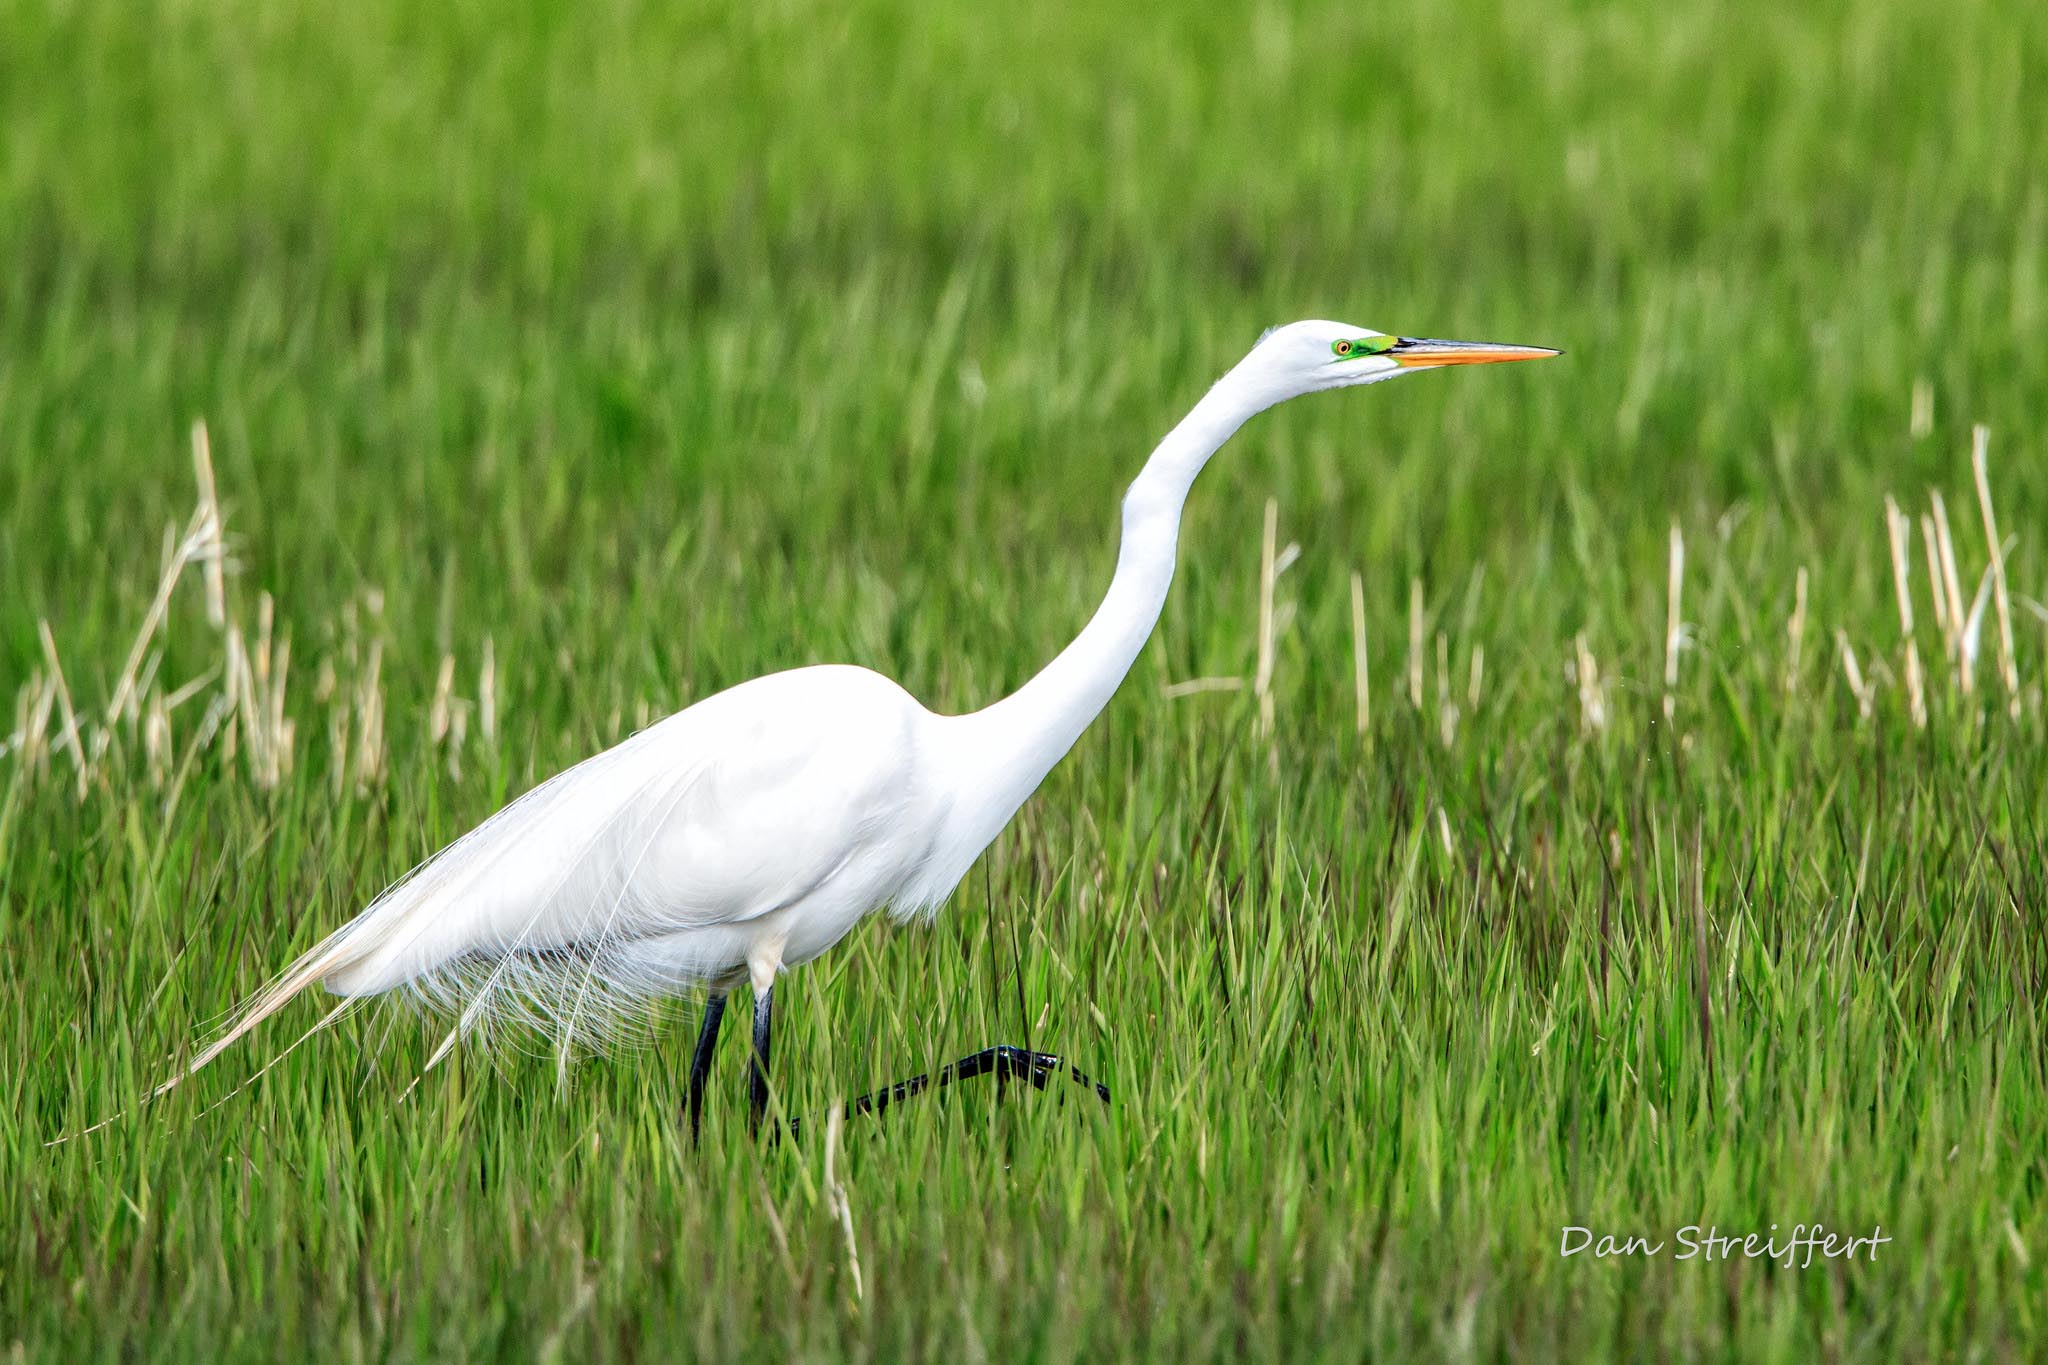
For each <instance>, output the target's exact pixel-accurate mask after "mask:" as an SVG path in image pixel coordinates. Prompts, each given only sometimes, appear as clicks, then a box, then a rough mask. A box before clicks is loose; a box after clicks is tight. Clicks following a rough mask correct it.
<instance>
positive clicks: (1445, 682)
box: [1436, 631, 1458, 749]
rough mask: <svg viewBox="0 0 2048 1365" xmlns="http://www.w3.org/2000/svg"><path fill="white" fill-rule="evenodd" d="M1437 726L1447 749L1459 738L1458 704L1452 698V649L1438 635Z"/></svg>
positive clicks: (1440, 634) (1448, 643) (1442, 634)
mask: <svg viewBox="0 0 2048 1365" xmlns="http://www.w3.org/2000/svg"><path fill="white" fill-rule="evenodd" d="M1436 724H1437V734H1438V736H1439V737H1440V738H1441V739H1442V740H1443V743H1444V747H1445V748H1446V749H1448V748H1450V747H1451V744H1452V743H1453V742H1454V741H1455V740H1456V739H1457V738H1458V703H1457V702H1456V701H1454V700H1452V698H1451V647H1450V642H1449V641H1448V640H1446V639H1445V638H1444V633H1443V632H1442V631H1438V632H1437V633H1436Z"/></svg>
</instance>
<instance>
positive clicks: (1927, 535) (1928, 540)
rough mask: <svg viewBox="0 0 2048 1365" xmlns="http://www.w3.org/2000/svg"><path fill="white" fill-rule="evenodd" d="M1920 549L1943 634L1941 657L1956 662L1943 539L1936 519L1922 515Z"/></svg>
mask: <svg viewBox="0 0 2048 1365" xmlns="http://www.w3.org/2000/svg"><path fill="white" fill-rule="evenodd" d="M1920 548H1921V551H1922V555H1923V557H1924V558H1925V559H1926V560H1927V582H1928V585H1929V587H1928V593H1927V595H1928V596H1929V597H1931V598H1933V599H1934V628H1935V629H1936V630H1938V631H1940V632H1941V655H1942V657H1943V658H1945V659H1947V660H1949V661H1950V662H1951V663H1953V662H1954V660H1955V657H1956V622H1954V621H1953V620H1951V619H1950V617H1949V614H1948V589H1947V588H1946V587H1945V586H1943V584H1942V579H1941V538H1940V536H1939V535H1938V534H1937V533H1936V531H1935V529H1934V518H1933V517H1932V516H1930V515H1929V514H1927V513H1926V512H1922V513H1921V514H1920Z"/></svg>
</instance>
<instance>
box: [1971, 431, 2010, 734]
mask: <svg viewBox="0 0 2048 1365" xmlns="http://www.w3.org/2000/svg"><path fill="white" fill-rule="evenodd" d="M1990 451H1991V428H1990V427H1987V426H1985V425H1984V424H1983V423H1982V422H1979V423H1977V424H1976V425H1975V426H1973V427H1971V428H1970V472H1971V474H1972V475H1974V476H1975V477H1976V480H1977V506H1978V508H1979V509H1980V510H1981V511H1982V512H1983V514H1984V543H1985V544H1986V545H1987V546H1989V547H1990V550H1991V601H1992V604H1993V605H1994V606H1996V607H1997V608H1998V670H1999V673H2000V675H2001V676H2003V677H2004V679H2005V696H2006V706H2007V710H2008V711H2010V712H2011V714H2013V715H2014V716H2017V715H2019V713H2020V668H2019V659H2018V657H2017V655H2016V654H2015V653H2014V650H2013V641H2012V597H2011V595H2010V594H2009V593H2008V592H2007V591H2006V586H2005V544H2004V542H2003V541H2001V540H2000V539H1999V538H1998V517H1997V516H1996V515H1995V514H1994V513H1993V512H1992V510H1991V476H1990V472H1989V469H1988V467H1987V466H1988V462H1989V455H1990Z"/></svg>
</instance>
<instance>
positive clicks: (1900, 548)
mask: <svg viewBox="0 0 2048 1365" xmlns="http://www.w3.org/2000/svg"><path fill="white" fill-rule="evenodd" d="M1884 524H1885V539H1886V540H1887V541H1888V542H1889V543H1890V545H1891V552H1892V587H1893V588H1894V589H1895V590H1896V592H1897V595H1898V602H1899V633H1900V635H1901V636H1902V637H1903V638H1904V640H1905V642H1906V699H1907V701H1908V703H1909V705H1910V706H1911V708H1912V712H1913V724H1914V725H1915V726H1916V727H1918V728H1920V729H1923V730H1924V729H1926V728H1927V688H1926V684H1925V682H1924V680H1923V679H1922V678H1921V675H1920V645H1919V642H1918V641H1917V640H1916V639H1915V638H1914V635H1913V590H1912V586H1911V584H1910V582H1909V581H1908V578H1907V574H1908V572H1909V571H1910V569H1911V566H1912V562H1913V559H1912V556H1913V550H1912V544H1913V524H1912V523H1911V522H1909V521H1908V520H1906V514H1905V513H1903V512H1901V511H1900V510H1899V504H1898V503H1897V502H1896V501H1894V500H1893V498H1892V496H1891V494H1889V493H1887V494H1885V498H1884Z"/></svg>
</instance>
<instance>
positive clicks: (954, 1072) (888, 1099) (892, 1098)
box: [789, 1043, 1109, 1138]
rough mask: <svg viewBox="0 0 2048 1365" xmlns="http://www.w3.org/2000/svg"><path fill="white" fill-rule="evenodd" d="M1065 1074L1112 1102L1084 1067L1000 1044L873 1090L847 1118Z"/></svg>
mask: <svg viewBox="0 0 2048 1365" xmlns="http://www.w3.org/2000/svg"><path fill="white" fill-rule="evenodd" d="M1061 1075H1065V1076H1066V1077H1067V1079H1069V1080H1071V1081H1073V1082H1074V1083H1075V1084H1076V1085H1079V1086H1082V1087H1084V1088H1086V1089H1090V1090H1093V1091H1094V1092H1095V1094H1096V1096H1097V1097H1098V1098H1099V1099H1100V1100H1101V1101H1102V1102H1103V1103H1104V1104H1108V1103H1109V1087H1108V1086H1106V1085H1104V1084H1103V1083H1102V1082H1100V1081H1098V1080H1094V1079H1091V1078H1090V1077H1089V1076H1088V1075H1087V1074H1086V1073H1084V1072H1083V1071H1082V1070H1081V1068H1079V1067H1077V1066H1073V1065H1070V1064H1069V1063H1068V1062H1067V1061H1066V1060H1065V1059H1064V1058H1061V1057H1059V1056H1057V1055H1056V1054H1054V1053H1050V1052H1034V1051H1032V1050H1031V1049H1030V1048H1023V1047H1013V1046H1011V1045H1010V1044H1008V1043H998V1044H996V1046H994V1047H985V1048H983V1049H982V1050H981V1051H979V1052H974V1053H969V1054H968V1055H967V1056H965V1057H962V1058H961V1059H960V1060H959V1061H957V1062H952V1063H949V1064H948V1065H946V1066H942V1067H940V1068H939V1071H938V1074H937V1075H936V1076H934V1075H929V1074H925V1075H917V1076H912V1077H911V1078H910V1079H909V1080H907V1081H898V1082H896V1084H894V1085H889V1086H884V1087H883V1088H882V1089H880V1090H874V1091H870V1092H869V1093H868V1094H865V1095H862V1096H860V1097H859V1098H858V1099H852V1100H848V1101H847V1103H846V1117H848V1118H852V1117H854V1116H855V1115H857V1114H879V1113H881V1112H882V1111H883V1110H885V1109H887V1108H888V1107H889V1106H890V1105H892V1104H901V1103H902V1102H903V1101H905V1100H907V1099H910V1098H912V1097H913V1096H916V1095H921V1094H923V1093H924V1092H925V1091H927V1090H937V1089H940V1088H941V1087H943V1086H948V1085H951V1084H952V1083H953V1082H955V1081H969V1080H973V1079H974V1078H975V1077H976V1076H994V1077H995V1078H996V1086H997V1088H998V1091H1000V1089H1001V1087H1002V1086H1004V1085H1005V1084H1007V1083H1008V1082H1010V1081H1024V1082H1026V1083H1028V1084H1029V1085H1030V1086H1031V1087H1032V1088H1033V1089H1034V1090H1043V1089H1045V1088H1046V1086H1047V1085H1048V1084H1050V1083H1051V1082H1052V1081H1054V1080H1056V1079H1058V1078H1059V1077H1060V1076H1061ZM800 1122H801V1120H798V1119H791V1120H790V1121H789V1135H790V1137H791V1138H794V1137H796V1136H797V1130H798V1125H799V1123H800Z"/></svg>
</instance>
